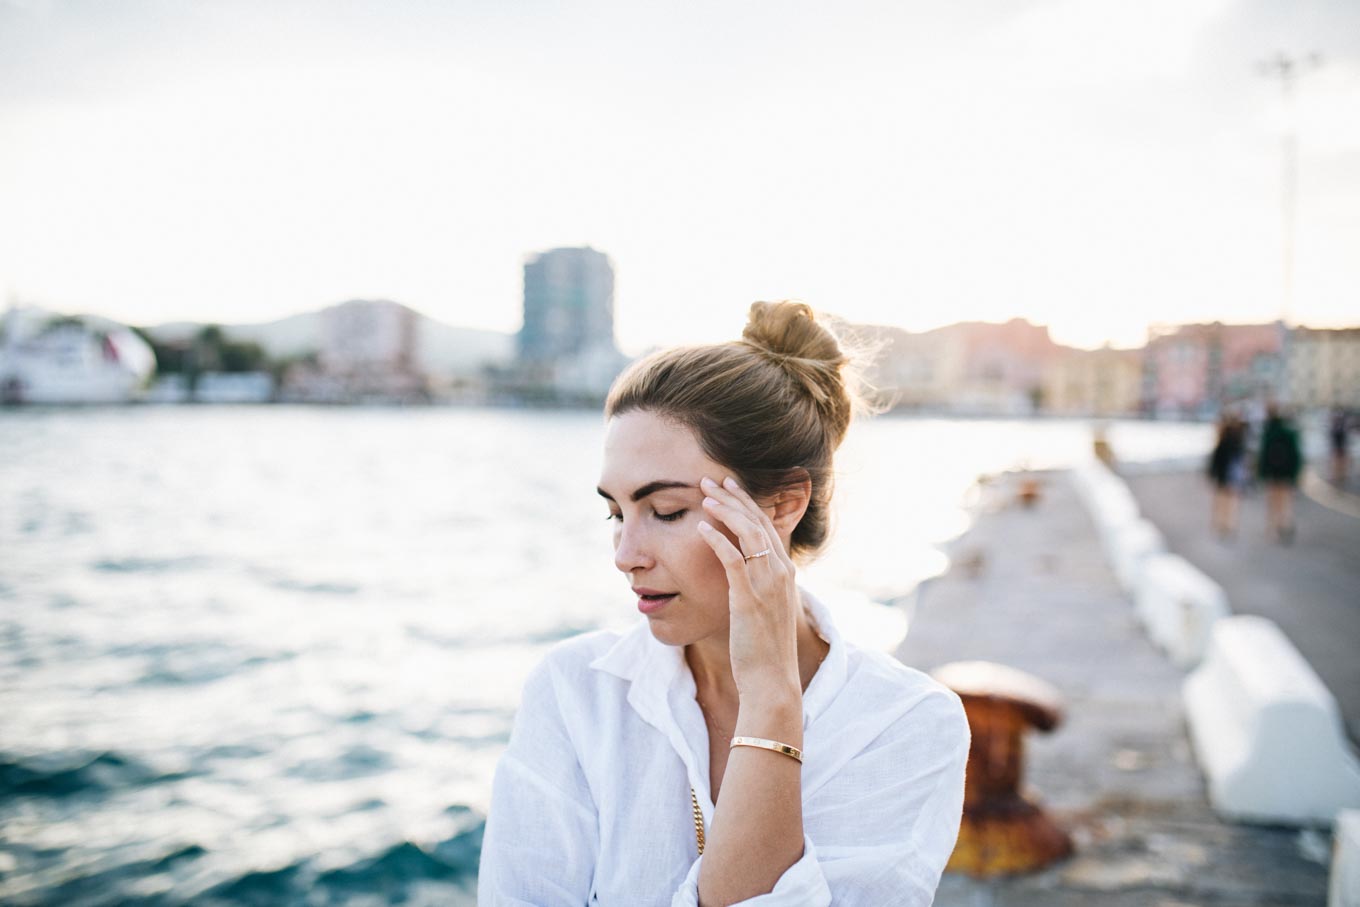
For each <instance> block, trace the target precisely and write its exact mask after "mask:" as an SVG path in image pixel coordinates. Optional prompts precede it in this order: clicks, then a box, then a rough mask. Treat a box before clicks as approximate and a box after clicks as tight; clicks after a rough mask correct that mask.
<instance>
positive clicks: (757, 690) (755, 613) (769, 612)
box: [699, 476, 801, 700]
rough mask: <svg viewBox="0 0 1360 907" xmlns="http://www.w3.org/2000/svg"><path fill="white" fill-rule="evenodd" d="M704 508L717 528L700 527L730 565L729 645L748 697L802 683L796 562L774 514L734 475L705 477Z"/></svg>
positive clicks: (774, 693)
mask: <svg viewBox="0 0 1360 907" xmlns="http://www.w3.org/2000/svg"><path fill="white" fill-rule="evenodd" d="M700 488H701V489H702V491H703V492H704V494H705V495H706V497H705V498H704V504H703V506H704V512H705V513H706V514H707V515H708V516H709V518H710V519H711V520H713V521H714V522H716V523H717V524H718V525H719V526H722V527H723V528H724V529H725V531H720V530H719V529H718V528H716V527H715V526H714V525H712V524H710V523H709V522H705V521H700V523H699V533H700V535H701V536H702V537H703V539H704V541H705V542H707V543H708V546H709V547H710V548H712V549H713V553H714V554H716V555H717V557H718V560H719V561H721V562H722V565H723V568H724V569H725V570H726V572H727V584H728V589H729V594H728V606H729V609H730V612H731V627H730V630H729V640H728V647H729V650H730V652H731V659H732V676H733V679H734V680H735V681H736V684H737V690H738V693H739V695H740V696H741V698H742V699H743V700H745V699H747V698H748V696H756V697H760V696H764V695H767V694H768V695H772V696H777V695H781V694H785V693H787V692H789V691H790V690H793V691H795V692H797V691H800V690H801V684H800V682H799V676H798V644H797V638H798V637H797V634H798V611H799V609H800V608H801V602H800V600H799V596H798V587H797V584H796V581H795V573H796V570H795V567H794V564H793V561H792V560H791V559H790V558H789V555H788V552H787V551H786V550H785V546H784V540H783V538H782V537H781V535H780V533H779V531H778V529H777V528H776V527H775V524H774V522H773V521H772V520H771V519H770V516H769V515H768V514H767V513H766V512H765V511H764V510H763V509H761V507H760V505H759V504H757V503H756V502H755V501H754V500H753V499H752V498H751V496H750V495H749V494H747V493H746V491H745V490H744V489H742V488H741V487H740V486H739V485H738V484H737V483H736V481H735V480H733V479H732V478H730V477H729V478H726V479H724V481H723V484H722V485H719V484H718V483H716V482H714V481H713V480H712V479H711V478H709V477H707V476H706V477H704V479H703V480H702V481H701V482H700Z"/></svg>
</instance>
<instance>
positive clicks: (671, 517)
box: [605, 508, 689, 523]
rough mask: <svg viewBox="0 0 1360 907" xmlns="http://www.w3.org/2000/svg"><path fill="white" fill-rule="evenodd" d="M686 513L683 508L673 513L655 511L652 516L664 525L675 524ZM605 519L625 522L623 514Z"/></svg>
mask: <svg viewBox="0 0 1360 907" xmlns="http://www.w3.org/2000/svg"><path fill="white" fill-rule="evenodd" d="M686 513H689V511H688V510H686V509H683V508H682V509H680V510H675V511H672V512H671V513H657V512H656V511H655V510H653V511H652V515H653V516H655V517H656V518H657V519H658V520H660V521H661V522H663V523H674V522H675V521H676V520H678V519H680V518H681V517H682V516H684V515H685V514H686ZM605 519H606V520H618V521H619V522H620V523H622V522H623V514H621V513H611V514H609V516H607V517H605Z"/></svg>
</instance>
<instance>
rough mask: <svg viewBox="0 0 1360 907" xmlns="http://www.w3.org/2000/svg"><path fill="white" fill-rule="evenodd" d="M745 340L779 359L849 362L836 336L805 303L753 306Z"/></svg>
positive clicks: (758, 303) (749, 315)
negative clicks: (782, 357)
mask: <svg viewBox="0 0 1360 907" xmlns="http://www.w3.org/2000/svg"><path fill="white" fill-rule="evenodd" d="M741 336H742V339H744V340H746V341H747V342H748V343H751V344H753V345H755V346H758V347H760V348H761V349H763V350H765V351H767V352H770V353H774V354H775V355H776V356H788V357H791V358H794V359H815V360H818V361H820V362H825V363H827V364H829V365H832V366H840V365H841V364H843V363H844V362H845V361H846V358H845V356H844V355H843V354H842V353H841V348H840V344H839V343H837V342H836V336H835V335H834V334H832V333H831V332H830V331H829V330H827V329H826V326H825V325H823V324H821V323H820V322H818V321H817V315H816V313H815V312H813V311H812V306H810V305H808V304H807V303H805V302H794V301H792V300H784V301H783V302H753V303H751V310H750V312H749V314H748V315H747V316H746V328H745V329H744V330H743V331H742V332H741Z"/></svg>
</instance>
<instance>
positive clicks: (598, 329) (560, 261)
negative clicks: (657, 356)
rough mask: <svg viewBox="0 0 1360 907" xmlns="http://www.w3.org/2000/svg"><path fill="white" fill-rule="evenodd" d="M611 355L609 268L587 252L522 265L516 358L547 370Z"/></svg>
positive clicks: (560, 253)
mask: <svg viewBox="0 0 1360 907" xmlns="http://www.w3.org/2000/svg"><path fill="white" fill-rule="evenodd" d="M601 354H607V355H610V356H614V355H617V350H616V347H615V346H614V268H613V266H612V265H611V264H610V263H609V257H608V256H607V255H605V254H604V253H603V252H597V251H595V250H594V249H592V248H590V247H585V248H569V249H551V250H549V251H547V252H541V253H539V254H538V255H535V256H533V257H531V258H530V259H529V260H528V261H526V262H525V263H524V327H523V328H521V329H520V332H519V358H520V361H521V362H523V363H526V364H541V365H552V364H557V363H562V362H565V361H570V360H574V359H579V358H581V357H584V356H599V355H601Z"/></svg>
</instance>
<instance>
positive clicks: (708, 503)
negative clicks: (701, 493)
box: [704, 498, 718, 507]
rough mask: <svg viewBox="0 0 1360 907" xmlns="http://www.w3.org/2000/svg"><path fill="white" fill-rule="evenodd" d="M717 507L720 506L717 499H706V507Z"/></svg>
mask: <svg viewBox="0 0 1360 907" xmlns="http://www.w3.org/2000/svg"><path fill="white" fill-rule="evenodd" d="M717 505H718V500H717V498H704V506H705V507H716V506H717Z"/></svg>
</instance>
